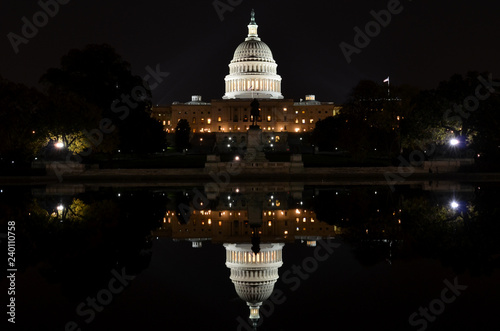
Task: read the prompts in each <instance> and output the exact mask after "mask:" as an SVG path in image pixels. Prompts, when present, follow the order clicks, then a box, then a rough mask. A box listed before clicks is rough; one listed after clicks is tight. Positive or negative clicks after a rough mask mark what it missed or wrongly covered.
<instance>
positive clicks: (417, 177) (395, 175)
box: [0, 167, 500, 185]
mask: <svg viewBox="0 0 500 331" xmlns="http://www.w3.org/2000/svg"><path fill="white" fill-rule="evenodd" d="M386 177H388V179H389V180H388V179H387V178H386ZM259 180H263V181H270V182H308V183H309V182H311V183H322V184H323V183H325V184H326V183H338V184H349V183H352V184H354V183H357V184H360V185H362V184H363V183H381V184H386V185H389V184H390V185H401V184H406V185H408V184H410V183H411V182H421V181H461V182H474V181H476V182H485V181H491V182H500V173H469V172H467V173H466V172H445V173H429V172H425V171H424V170H423V169H422V168H398V167H366V168H362V167H340V168H302V169H297V170H296V171H291V172H289V173H283V172H279V171H275V169H240V171H236V170H235V169H227V170H219V171H210V170H207V169H205V168H192V169H186V168H184V169H178V168H171V169H89V170H86V171H84V172H81V173H73V174H68V175H63V176H62V178H61V180H60V179H59V178H58V177H56V176H55V175H46V176H0V184H1V185H45V184H55V183H72V184H75V183H82V184H85V183H89V184H91V183H103V184H104V183H110V184H111V183H116V184H140V183H144V184H146V183H148V184H159V183H164V184H170V183H186V182H191V183H196V185H200V184H203V182H217V183H219V182H220V183H222V184H223V185H224V182H225V181H228V182H256V181H259Z"/></svg>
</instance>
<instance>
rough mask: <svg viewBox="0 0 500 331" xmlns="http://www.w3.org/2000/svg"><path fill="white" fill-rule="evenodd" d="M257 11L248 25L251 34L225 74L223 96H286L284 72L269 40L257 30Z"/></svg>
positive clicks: (234, 97)
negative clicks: (282, 92) (279, 71)
mask: <svg viewBox="0 0 500 331" xmlns="http://www.w3.org/2000/svg"><path fill="white" fill-rule="evenodd" d="M257 28H258V25H257V23H256V22H255V12H254V11H253V10H252V17H251V20H250V24H249V25H248V37H247V38H246V39H245V41H244V42H242V43H241V44H240V45H239V46H238V47H237V48H236V51H235V52H234V56H233V59H232V60H231V63H229V75H227V76H226V78H225V84H226V94H225V95H224V96H223V99H253V98H257V99H283V95H282V94H281V76H280V75H278V74H277V70H276V69H277V67H278V65H277V64H276V61H274V58H273V53H272V52H271V49H270V48H269V46H267V44H266V43H265V42H263V41H261V39H260V38H259V36H258V34H257Z"/></svg>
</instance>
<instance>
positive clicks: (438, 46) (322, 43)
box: [0, 0, 500, 104]
mask: <svg viewBox="0 0 500 331" xmlns="http://www.w3.org/2000/svg"><path fill="white" fill-rule="evenodd" d="M42 1H54V0H42ZM60 1H62V2H64V1H68V0H64V1H63V0H60ZM220 1H221V2H224V3H228V0H220ZM230 1H231V2H232V3H236V4H238V3H240V4H239V5H237V6H233V10H232V11H226V12H225V13H224V19H223V20H221V19H220V18H219V16H218V14H217V12H216V10H215V9H214V5H213V2H214V1H213V0H205V1H194V0H191V1H175V2H174V1H152V0H141V1H130V0H106V1H102V0H100V1H98V0H87V1H75V0H73V1H71V0H70V1H69V2H68V3H67V4H65V5H60V8H59V12H58V13H57V14H55V15H54V17H51V18H49V19H48V22H47V24H46V25H44V26H41V27H40V28H39V31H38V33H37V34H36V35H35V36H34V37H33V38H30V39H28V43H27V44H21V45H19V52H18V54H16V53H15V52H14V50H13V47H12V46H11V43H10V41H9V39H8V38H7V35H8V33H10V32H13V33H16V34H18V35H22V33H21V29H22V26H23V24H24V23H23V22H22V20H21V19H22V18H23V17H26V18H27V19H28V20H29V21H30V22H32V21H33V15H34V14H36V13H37V12H38V11H40V10H41V7H40V6H39V5H38V2H37V1H27V0H15V1H14V0H9V1H7V2H6V1H2V4H1V5H0V30H1V34H2V39H1V40H2V41H1V42H0V54H1V61H0V75H2V76H3V77H4V78H7V79H9V80H13V81H16V82H22V83H25V84H27V85H30V86H36V85H37V82H38V79H39V77H40V76H41V75H42V74H43V73H44V72H45V71H46V70H47V69H48V68H50V67H57V66H58V65H59V60H60V58H61V56H63V55H64V54H66V53H67V52H68V51H69V50H70V49H72V48H83V47H84V46H85V45H87V44H90V43H108V44H110V45H112V46H113V47H114V48H116V50H117V52H118V53H119V54H120V55H121V56H122V57H123V58H124V59H125V60H127V61H128V62H130V63H131V64H132V70H133V72H134V73H135V74H138V75H141V76H144V75H145V74H146V73H147V71H146V70H145V68H146V67H147V66H150V67H153V68H155V67H156V66H157V65H159V66H160V70H161V71H164V72H169V73H170V75H169V76H168V77H167V78H166V79H165V80H164V81H163V82H162V83H161V84H160V85H159V86H158V87H157V88H156V89H155V90H154V91H153V95H154V102H155V103H160V104H167V103H170V102H172V101H188V99H189V98H190V95H192V94H200V95H202V96H203V98H204V100H209V99H212V98H221V97H222V95H223V94H224V76H225V75H226V74H227V73H228V67H227V65H228V64H229V61H230V60H231V59H232V57H233V53H234V50H235V49H236V47H237V46H238V44H239V43H240V42H242V41H243V40H244V38H245V37H246V35H247V27H246V26H247V24H248V22H249V19H250V10H251V9H252V8H255V10H256V20H257V23H258V24H259V36H260V37H261V38H262V40H263V41H264V42H266V43H267V44H268V45H269V46H270V48H271V50H272V51H273V55H274V59H275V60H276V61H277V63H278V73H279V74H280V75H281V76H282V77H283V89H282V92H283V94H284V96H285V98H293V99H295V100H298V99H299V98H301V97H302V98H303V97H304V95H305V94H316V97H317V99H318V100H320V101H335V102H342V101H344V99H345V97H346V95H347V93H348V92H349V91H350V89H351V88H352V87H353V86H354V85H355V84H356V83H357V82H358V81H359V80H361V79H371V80H374V81H377V82H382V80H383V79H385V78H386V77H387V76H389V75H390V77H391V84H411V85H416V86H418V87H421V88H433V87H436V86H437V84H438V83H439V81H442V80H446V79H447V78H449V77H450V76H451V75H452V74H453V73H465V72H467V71H469V70H477V71H490V72H492V73H493V77H494V78H496V77H498V76H500V61H499V60H498V59H499V56H498V52H499V49H500V47H499V40H500V29H499V28H498V14H499V8H500V5H499V4H498V3H497V2H493V1H491V0H475V1H469V0H464V1H456V0H455V1H452V0H440V1H430V0H413V1H410V0H403V1H401V6H402V12H401V13H400V14H397V15H392V19H391V22H390V23H389V24H388V25H387V26H386V27H385V28H381V31H380V33H379V34H378V35H376V36H374V37H372V38H371V41H370V43H369V45H368V46H366V47H365V48H363V49H361V53H360V54H353V55H352V61H351V63H350V64H348V63H347V61H346V59H345V57H344V56H343V54H342V51H341V49H340V47H339V44H340V43H341V42H346V43H349V44H353V39H354V35H355V32H354V30H353V28H354V27H356V26H358V27H360V28H361V29H362V30H364V27H365V25H366V24H367V23H368V22H370V21H372V20H373V17H372V16H371V15H370V12H371V11H372V10H374V11H376V12H378V11H380V10H382V9H387V6H388V1H379V0H376V1H374V0H371V1H368V0H360V1H354V0H338V1H316V0H309V1H297V2H294V1H290V0H287V1H285V0H276V1H269V0H267V1H256V0H255V1H251V0H230ZM42 23H43V22H42Z"/></svg>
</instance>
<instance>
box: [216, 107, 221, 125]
mask: <svg viewBox="0 0 500 331" xmlns="http://www.w3.org/2000/svg"><path fill="white" fill-rule="evenodd" d="M219 110H220V109H219ZM217 122H222V117H220V116H219V117H217Z"/></svg>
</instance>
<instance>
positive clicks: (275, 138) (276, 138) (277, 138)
mask: <svg viewBox="0 0 500 331" xmlns="http://www.w3.org/2000/svg"><path fill="white" fill-rule="evenodd" d="M274 140H275V141H276V142H277V143H279V142H280V136H276V137H274ZM277 203H278V202H276V204H277ZM277 206H279V205H278V204H277Z"/></svg>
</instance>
